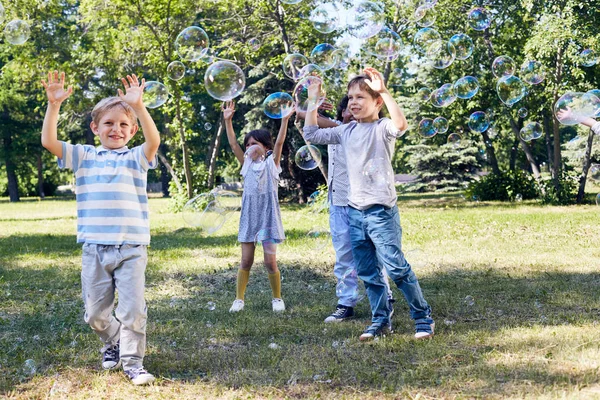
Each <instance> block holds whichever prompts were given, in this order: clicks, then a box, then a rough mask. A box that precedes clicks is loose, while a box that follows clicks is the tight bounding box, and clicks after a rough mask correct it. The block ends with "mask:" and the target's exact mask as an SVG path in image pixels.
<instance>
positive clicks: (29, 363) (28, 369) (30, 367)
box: [23, 359, 37, 375]
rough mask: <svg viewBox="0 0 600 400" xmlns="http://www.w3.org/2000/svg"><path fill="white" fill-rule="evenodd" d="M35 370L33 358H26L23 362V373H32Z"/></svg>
mask: <svg viewBox="0 0 600 400" xmlns="http://www.w3.org/2000/svg"><path fill="white" fill-rule="evenodd" d="M36 372H37V365H36V363H35V361H34V360H32V359H28V360H25V363H23V373H25V375H34V374H35V373H36Z"/></svg>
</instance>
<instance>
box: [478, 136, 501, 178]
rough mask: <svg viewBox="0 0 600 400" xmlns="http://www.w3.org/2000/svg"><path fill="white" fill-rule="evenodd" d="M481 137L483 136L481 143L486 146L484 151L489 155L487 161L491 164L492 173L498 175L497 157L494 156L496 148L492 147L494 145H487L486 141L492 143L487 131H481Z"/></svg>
mask: <svg viewBox="0 0 600 400" xmlns="http://www.w3.org/2000/svg"><path fill="white" fill-rule="evenodd" d="M481 137H482V138H483V143H484V145H485V148H486V153H487V154H488V155H489V161H490V165H491V166H492V171H493V172H494V174H496V175H499V174H500V167H498V159H497V158H496V149H494V146H488V143H492V141H491V140H490V137H489V136H488V134H487V132H481Z"/></svg>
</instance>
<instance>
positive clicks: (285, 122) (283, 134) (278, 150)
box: [273, 108, 295, 168]
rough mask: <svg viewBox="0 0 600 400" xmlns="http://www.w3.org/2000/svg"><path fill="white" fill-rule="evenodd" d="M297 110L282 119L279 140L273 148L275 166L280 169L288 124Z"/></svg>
mask: <svg viewBox="0 0 600 400" xmlns="http://www.w3.org/2000/svg"><path fill="white" fill-rule="evenodd" d="M294 111H295V108H294V110H293V111H292V112H290V113H289V115H286V116H285V117H283V118H282V119H281V126H280V127H279V133H278V134H277V139H276V140H275V147H274V148H273V161H274V162H275V166H276V167H278V168H279V163H280V161H281V152H282V149H283V142H285V137H286V136H287V130H288V122H289V121H290V117H291V116H292V114H294Z"/></svg>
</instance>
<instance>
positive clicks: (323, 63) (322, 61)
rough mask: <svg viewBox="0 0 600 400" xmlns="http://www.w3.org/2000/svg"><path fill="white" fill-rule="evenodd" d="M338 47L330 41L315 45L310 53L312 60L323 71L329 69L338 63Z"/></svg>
mask: <svg viewBox="0 0 600 400" xmlns="http://www.w3.org/2000/svg"><path fill="white" fill-rule="evenodd" d="M335 50H336V48H335V47H333V46H332V45H330V44H329V43H321V44H318V45H316V46H315V48H314V49H312V51H311V53H310V60H311V61H312V63H313V64H315V65H317V66H318V67H319V68H321V69H322V70H323V71H327V70H329V69H331V68H333V67H334V66H335V64H337V59H336V56H337V53H335Z"/></svg>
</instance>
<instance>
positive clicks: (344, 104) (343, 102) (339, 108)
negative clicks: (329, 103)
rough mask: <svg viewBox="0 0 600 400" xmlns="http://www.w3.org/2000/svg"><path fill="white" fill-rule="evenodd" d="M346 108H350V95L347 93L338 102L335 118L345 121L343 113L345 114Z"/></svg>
mask: <svg viewBox="0 0 600 400" xmlns="http://www.w3.org/2000/svg"><path fill="white" fill-rule="evenodd" d="M346 108H348V95H345V96H344V97H342V99H341V100H340V102H339V103H338V106H337V114H336V115H335V119H337V120H338V121H343V120H344V116H343V114H344V110H345V109H346Z"/></svg>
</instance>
